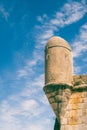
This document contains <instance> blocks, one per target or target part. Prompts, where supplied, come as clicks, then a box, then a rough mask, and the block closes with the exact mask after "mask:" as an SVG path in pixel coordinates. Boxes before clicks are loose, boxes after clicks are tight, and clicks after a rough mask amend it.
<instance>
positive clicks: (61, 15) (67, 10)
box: [36, 1, 87, 48]
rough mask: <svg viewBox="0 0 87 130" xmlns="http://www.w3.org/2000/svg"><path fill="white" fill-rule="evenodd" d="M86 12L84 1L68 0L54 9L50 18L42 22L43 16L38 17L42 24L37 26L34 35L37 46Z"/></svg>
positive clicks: (86, 7) (86, 6)
mask: <svg viewBox="0 0 87 130" xmlns="http://www.w3.org/2000/svg"><path fill="white" fill-rule="evenodd" d="M86 13H87V4H86V2H85V1H84V2H74V1H70V2H68V3H66V4H64V6H63V7H62V8H61V9H60V10H58V11H56V13H54V15H53V16H52V18H49V17H48V19H47V20H46V21H44V22H42V21H43V20H42V19H43V16H42V17H41V16H40V17H39V18H40V19H41V22H42V23H43V24H42V26H38V28H37V27H36V28H37V29H38V30H39V31H38V32H39V33H38V34H37V36H36V41H37V45H36V46H37V48H41V47H42V46H43V45H42V46H41V44H46V42H47V40H48V39H49V38H50V37H51V36H53V35H54V33H55V31H57V32H58V30H59V29H60V28H62V27H65V26H68V25H70V24H72V23H75V22H77V21H79V20H80V19H82V18H83V17H84V15H85V14H86Z"/></svg>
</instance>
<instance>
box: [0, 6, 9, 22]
mask: <svg viewBox="0 0 87 130" xmlns="http://www.w3.org/2000/svg"><path fill="white" fill-rule="evenodd" d="M0 13H1V15H2V17H4V19H5V20H6V21H7V20H8V18H9V12H8V11H6V9H5V8H4V7H3V6H0Z"/></svg>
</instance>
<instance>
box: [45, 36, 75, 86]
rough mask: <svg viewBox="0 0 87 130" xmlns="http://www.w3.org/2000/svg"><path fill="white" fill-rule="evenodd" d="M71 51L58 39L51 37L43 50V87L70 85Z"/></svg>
mask: <svg viewBox="0 0 87 130" xmlns="http://www.w3.org/2000/svg"><path fill="white" fill-rule="evenodd" d="M72 72H73V71H72V51H71V47H70V46H69V44H68V43H67V42H66V41H65V40H64V39H62V38H60V37H56V36H55V37H52V38H51V39H50V40H49V41H48V43H47V45H46V48H45V85H48V84H67V85H71V83H72Z"/></svg>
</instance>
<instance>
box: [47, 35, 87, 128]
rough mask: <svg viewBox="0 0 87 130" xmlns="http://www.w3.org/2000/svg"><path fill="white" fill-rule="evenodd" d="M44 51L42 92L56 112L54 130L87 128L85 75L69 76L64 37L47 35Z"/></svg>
mask: <svg viewBox="0 0 87 130" xmlns="http://www.w3.org/2000/svg"><path fill="white" fill-rule="evenodd" d="M45 53H46V55H45V87H44V91H45V94H46V96H47V98H48V100H49V103H50V105H51V107H52V109H53V111H54V113H55V115H56V121H55V127H54V130H87V75H79V76H72V68H73V67H72V54H71V48H70V46H69V45H68V43H67V42H66V41H65V40H63V39H61V38H59V37H53V38H51V39H50V40H49V41H48V43H47V45H46V48H45Z"/></svg>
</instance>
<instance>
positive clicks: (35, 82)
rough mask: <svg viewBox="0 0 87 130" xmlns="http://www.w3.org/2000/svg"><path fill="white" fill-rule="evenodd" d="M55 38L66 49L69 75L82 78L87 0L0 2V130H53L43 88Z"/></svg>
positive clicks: (86, 68)
mask: <svg viewBox="0 0 87 130" xmlns="http://www.w3.org/2000/svg"><path fill="white" fill-rule="evenodd" d="M54 35H57V36H60V37H62V38H64V39H65V40H67V41H68V42H69V44H70V45H71V47H72V51H73V65H74V72H73V73H74V74H87V1H86V0H44V1H41V0H37V1H35V0H31V1H30V0H11V1H10V0H0V130H53V126H54V119H55V115H54V113H53V111H52V109H51V107H50V105H49V103H48V100H47V98H46V96H45V94H44V92H43V86H44V47H45V45H46V43H47V41H48V39H49V38H50V37H52V36H54Z"/></svg>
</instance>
